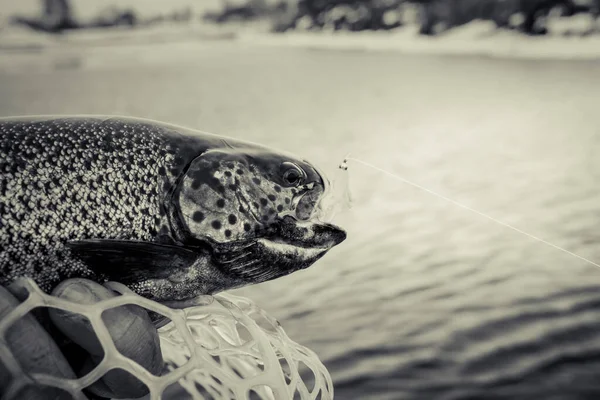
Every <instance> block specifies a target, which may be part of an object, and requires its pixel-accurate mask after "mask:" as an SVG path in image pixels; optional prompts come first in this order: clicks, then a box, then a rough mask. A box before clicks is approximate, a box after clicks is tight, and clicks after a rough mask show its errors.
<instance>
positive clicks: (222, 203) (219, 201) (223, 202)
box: [217, 199, 225, 208]
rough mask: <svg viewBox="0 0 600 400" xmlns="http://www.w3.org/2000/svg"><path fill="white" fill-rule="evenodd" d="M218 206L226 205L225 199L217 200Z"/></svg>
mask: <svg viewBox="0 0 600 400" xmlns="http://www.w3.org/2000/svg"><path fill="white" fill-rule="evenodd" d="M217 207H219V208H223V207H225V200H223V199H219V200H217Z"/></svg>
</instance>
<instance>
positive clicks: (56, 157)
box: [0, 116, 346, 301]
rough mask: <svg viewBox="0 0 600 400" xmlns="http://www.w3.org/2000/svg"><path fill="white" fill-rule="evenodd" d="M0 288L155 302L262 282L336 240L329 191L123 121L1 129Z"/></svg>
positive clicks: (9, 124) (297, 174)
mask: <svg viewBox="0 0 600 400" xmlns="http://www.w3.org/2000/svg"><path fill="white" fill-rule="evenodd" d="M0 172H1V174H0V284H2V285H8V284H10V283H11V282H12V281H14V280H15V279H16V278H19V277H30V278H32V279H33V280H34V281H35V282H36V283H37V284H38V285H39V286H40V287H41V288H42V290H44V291H46V292H50V291H51V290H52V289H53V288H54V287H55V286H56V285H57V284H58V283H59V282H61V281H63V280H65V279H68V278H73V277H82V278H88V279H92V280H95V281H97V282H104V281H107V280H113V281H117V282H121V283H123V284H125V285H127V286H128V287H129V288H131V289H132V290H133V291H135V292H136V293H138V294H140V295H142V296H145V297H148V298H150V299H153V300H157V301H178V300H187V299H191V298H194V297H196V296H198V295H202V294H214V293H217V292H219V291H223V290H227V289H232V288H238V287H242V286H245V285H249V284H255V283H260V282H264V281H268V280H272V279H275V278H278V277H281V276H284V275H287V274H290V273H292V272H294V271H298V270H301V269H304V268H307V267H309V266H310V265H312V264H313V263H314V262H315V261H317V260H318V259H320V258H321V257H322V256H323V255H325V254H326V253H327V252H328V251H329V250H330V249H331V248H332V247H334V246H336V245H337V244H339V243H341V242H342V241H343V240H344V239H345V238H346V233H345V232H344V231H343V230H342V229H341V228H339V227H337V226H335V225H332V224H329V223H322V222H320V221H319V220H318V218H317V217H318V212H319V204H320V202H321V200H322V199H323V197H324V196H325V195H326V192H327V188H328V181H327V180H326V178H325V177H324V175H323V174H322V173H320V172H319V171H318V170H317V169H316V168H315V167H314V166H313V165H311V164H310V163H309V162H307V161H305V160H303V159H300V158H297V157H295V156H293V155H291V154H287V153H286V152H283V151H278V150H273V149H270V148H268V147H265V146H261V145H258V144H254V143H250V142H246V141H242V140H237V139H233V138H227V137H222V136H218V135H213V134H208V133H204V132H199V131H195V130H192V129H188V128H183V127H180V126H176V125H171V124H166V123H161V122H156V121H150V120H143V119H135V118H123V117H97V116H83V117H17V118H3V119H0Z"/></svg>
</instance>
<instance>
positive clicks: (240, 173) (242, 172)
mask: <svg viewBox="0 0 600 400" xmlns="http://www.w3.org/2000/svg"><path fill="white" fill-rule="evenodd" d="M235 173H236V174H238V175H244V171H242V170H241V169H239V168H238V169H236V170H235Z"/></svg>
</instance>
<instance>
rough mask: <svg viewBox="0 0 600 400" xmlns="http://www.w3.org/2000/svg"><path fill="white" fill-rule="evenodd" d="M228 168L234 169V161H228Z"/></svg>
mask: <svg viewBox="0 0 600 400" xmlns="http://www.w3.org/2000/svg"><path fill="white" fill-rule="evenodd" d="M227 168H229V169H234V168H235V166H234V165H233V163H227Z"/></svg>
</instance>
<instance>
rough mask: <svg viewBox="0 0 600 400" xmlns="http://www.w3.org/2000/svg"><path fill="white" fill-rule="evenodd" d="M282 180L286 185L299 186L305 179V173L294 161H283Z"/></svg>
mask: <svg viewBox="0 0 600 400" xmlns="http://www.w3.org/2000/svg"><path fill="white" fill-rule="evenodd" d="M281 166H282V169H283V170H284V171H283V182H285V184H286V185H288V186H299V185H300V184H302V182H304V179H306V173H305V172H304V171H303V170H302V168H300V167H299V166H297V165H296V164H294V163H291V162H284V163H283V164H282V165H281Z"/></svg>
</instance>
